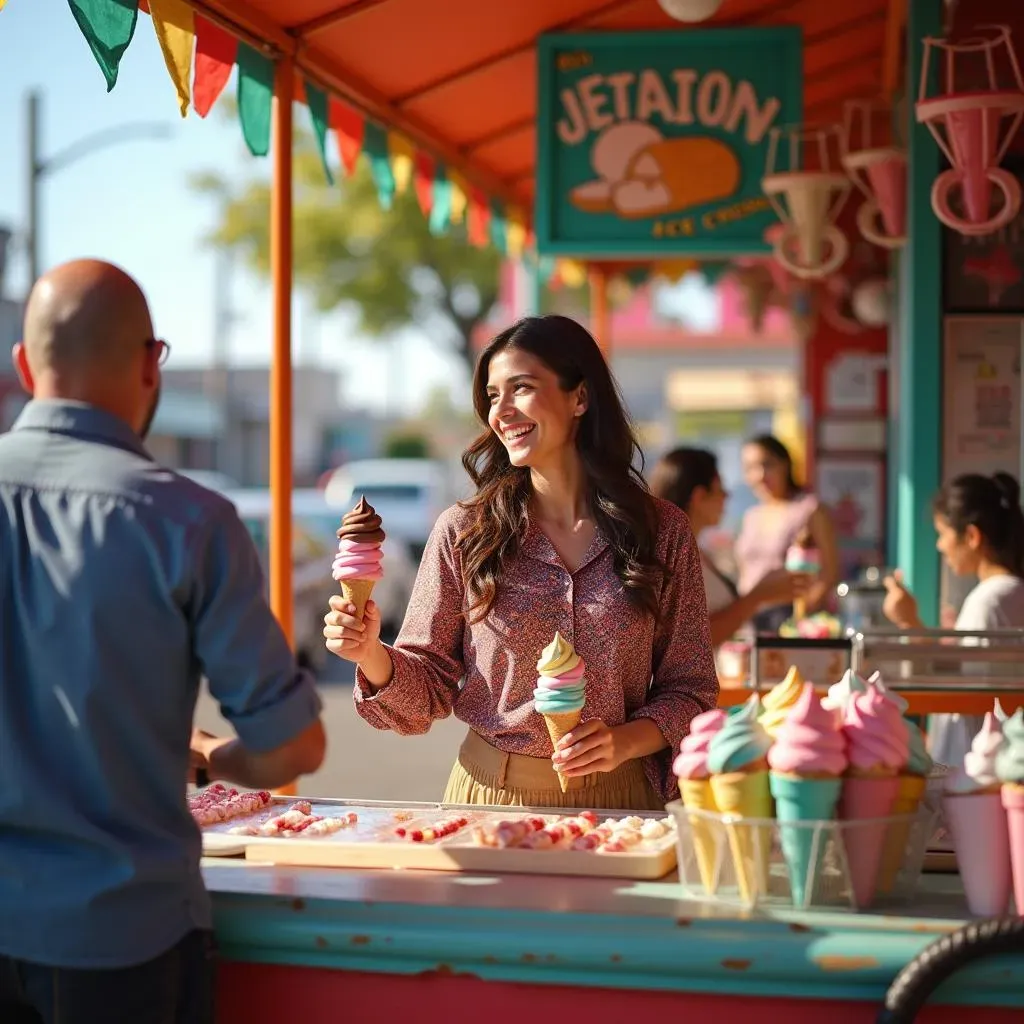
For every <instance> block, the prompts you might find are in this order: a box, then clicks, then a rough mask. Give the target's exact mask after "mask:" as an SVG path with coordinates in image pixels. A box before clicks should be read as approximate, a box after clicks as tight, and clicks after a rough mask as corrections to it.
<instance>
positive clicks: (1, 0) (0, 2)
mask: <svg viewBox="0 0 1024 1024" xmlns="http://www.w3.org/2000/svg"><path fill="white" fill-rule="evenodd" d="M6 3H7V0H0V11H2V10H3V9H4V4H6Z"/></svg>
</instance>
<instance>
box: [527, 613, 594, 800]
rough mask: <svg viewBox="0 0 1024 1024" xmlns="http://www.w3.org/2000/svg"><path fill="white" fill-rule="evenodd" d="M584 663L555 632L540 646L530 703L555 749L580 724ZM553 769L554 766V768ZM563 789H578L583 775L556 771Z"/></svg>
mask: <svg viewBox="0 0 1024 1024" xmlns="http://www.w3.org/2000/svg"><path fill="white" fill-rule="evenodd" d="M585 671H586V665H585V663H584V661H583V659H582V658H581V657H580V656H579V655H578V654H577V653H576V651H575V650H574V649H573V646H572V644H571V643H569V641H568V640H566V639H565V637H563V636H562V634H561V633H558V632H556V633H555V638H554V640H552V641H551V643H550V644H548V646H547V647H545V648H544V651H543V653H542V654H541V656H540V661H538V662H537V673H538V676H539V678H538V679H537V688H536V689H535V690H534V691H533V706H534V708H535V709H536V711H537V714H539V715H541V716H542V717H543V718H544V724H545V725H546V726H547V729H548V735H549V736H550V737H551V746H552V747H553V748H554V749H555V750H557V749H558V741H559V740H560V739H561V738H562V737H563V736H566V735H568V734H569V733H570V732H572V730H573V729H575V728H576V726H577V725H579V724H580V716H581V715H582V713H583V705H584V704H585V703H586V699H587V696H586V691H587V680H586V677H585V675H584V673H585ZM556 771H557V769H556ZM558 782H559V785H560V786H561V788H562V792H563V793H568V792H570V791H571V790H577V789H582V788H583V786H584V785H585V783H586V776H567V775H563V774H562V773H561V772H559V773H558Z"/></svg>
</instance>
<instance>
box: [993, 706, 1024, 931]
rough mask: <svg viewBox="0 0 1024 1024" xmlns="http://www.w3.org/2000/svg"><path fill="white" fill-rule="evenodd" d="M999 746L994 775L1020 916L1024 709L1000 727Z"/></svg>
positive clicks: (1023, 904)
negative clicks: (1002, 809)
mask: <svg viewBox="0 0 1024 1024" xmlns="http://www.w3.org/2000/svg"><path fill="white" fill-rule="evenodd" d="M1003 740H1004V743H1003V745H1002V746H1001V747H1000V748H999V752H998V753H997V754H996V775H997V776H998V778H999V781H1000V782H1001V783H1002V787H1001V789H1000V791H999V795H1000V798H1001V800H1002V804H1003V808H1004V809H1005V811H1006V828H1007V831H1008V833H1009V837H1010V865H1011V867H1012V869H1013V893H1014V900H1015V902H1016V904H1017V913H1018V914H1020V915H1022V916H1024V708H1018V709H1017V710H1016V711H1014V713H1013V714H1012V715H1010V717H1009V718H1008V719H1007V720H1006V721H1005V722H1004V723H1003Z"/></svg>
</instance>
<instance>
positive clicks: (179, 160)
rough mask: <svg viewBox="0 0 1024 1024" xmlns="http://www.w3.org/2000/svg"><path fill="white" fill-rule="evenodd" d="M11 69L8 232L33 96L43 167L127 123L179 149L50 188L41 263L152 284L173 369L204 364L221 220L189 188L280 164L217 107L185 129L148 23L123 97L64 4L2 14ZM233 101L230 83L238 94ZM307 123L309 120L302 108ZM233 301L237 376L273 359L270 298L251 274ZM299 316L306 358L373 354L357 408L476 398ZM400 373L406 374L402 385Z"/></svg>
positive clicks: (2, 42) (17, 284) (417, 354)
mask: <svg viewBox="0 0 1024 1024" xmlns="http://www.w3.org/2000/svg"><path fill="white" fill-rule="evenodd" d="M0 58H2V66H3V69H4V86H5V94H6V97H7V99H6V101H5V102H4V103H3V104H0V182H2V183H3V184H2V186H0V224H8V225H10V226H11V227H13V228H14V229H15V231H20V230H22V229H23V228H24V213H23V211H24V207H25V195H26V189H27V183H26V174H25V160H26V157H25V100H24V97H25V95H26V94H27V93H28V91H29V90H31V89H37V90H39V92H40V93H41V95H42V104H43V105H42V150H43V155H44V156H52V155H53V154H54V153H57V152H59V151H61V150H63V149H64V148H65V147H66V146H68V145H69V144H71V143H73V142H75V141H76V140H78V139H80V138H82V137H83V136H86V135H90V134H92V133H93V132H96V131H100V130H103V129H108V128H115V127H117V126H118V125H123V124H126V123H129V122H140V121H145V122H161V123H163V124H165V125H167V126H169V128H170V130H171V133H172V134H171V137H170V138H169V139H165V140H160V141H151V140H148V139H143V140H137V141H130V142H126V143H124V144H121V145H117V146H115V147H112V148H110V149H106V150H102V151H98V152H95V153H93V154H91V155H89V156H87V157H85V158H83V159H82V160H81V161H78V162H76V163H74V164H72V165H69V166H68V167H66V168H65V169H62V170H60V171H59V172H58V173H55V174H54V175H53V176H52V177H50V178H47V179H45V180H44V182H43V186H42V201H41V219H42V231H41V243H40V248H41V264H42V266H43V267H44V268H45V267H46V266H48V265H52V264H54V263H57V262H60V261H62V260H66V259H70V258H72V257H77V256H98V257H102V258H104V259H109V260H112V261H113V262H115V263H118V264H120V265H121V266H123V267H125V268H126V269H127V270H128V271H130V272H131V273H132V274H134V275H135V276H136V277H137V278H138V279H139V280H140V281H141V283H142V284H143V287H144V288H145V290H146V293H147V295H148V296H149V300H150V305H151V306H152V309H153V316H154V320H155V323H156V330H157V332H158V333H159V334H160V335H161V336H162V337H165V338H167V340H168V341H170V342H171V345H172V348H173V354H172V360H173V361H174V363H175V364H177V365H187V364H191V365H194V364H197V363H202V362H205V361H207V359H208V354H209V352H210V350H211V347H212V340H213V313H214V290H213V272H214V255H213V253H212V251H211V250H210V249H209V248H207V247H206V246H204V245H203V241H202V240H203V237H204V235H205V234H206V232H207V231H209V229H210V228H211V227H212V225H213V224H214V223H215V220H216V211H215V209H214V208H213V206H212V205H211V203H210V201H209V200H207V199H205V198H203V197H201V196H197V195H194V194H193V193H192V192H191V191H190V189H189V187H188V179H189V176H190V174H192V173H194V172H196V171H200V170H204V169H214V170H216V171H218V172H220V173H222V174H227V175H236V176H248V175H250V174H252V173H253V172H254V171H263V172H264V173H269V170H270V168H269V163H268V162H267V161H265V160H264V161H256V160H255V159H254V158H253V157H251V156H249V154H248V153H247V151H245V148H244V144H243V142H242V137H241V132H240V130H239V128H238V125H237V123H236V122H235V121H234V120H225V119H224V118H222V117H219V116H218V114H217V110H216V108H215V109H214V111H213V112H212V113H211V114H210V116H209V117H208V118H207V119H206V120H205V121H203V120H201V119H200V118H199V117H197V116H196V114H195V112H194V111H190V112H189V115H188V117H187V118H185V119H182V118H180V117H179V115H178V107H177V101H176V96H175V92H174V88H173V86H172V84H171V81H170V78H169V77H168V75H167V72H166V70H165V68H164V64H163V58H162V56H161V53H160V50H159V47H158V46H157V43H156V39H155V37H154V34H153V28H152V23H151V22H150V19H149V17H148V16H147V15H144V14H140V16H139V22H138V26H137V28H136V32H135V39H134V40H133V42H132V45H131V47H130V48H129V50H128V52H127V54H126V55H125V58H124V60H123V61H122V63H121V71H120V76H119V78H118V84H117V86H116V88H115V89H114V90H113V92H111V93H109V94H108V93H107V92H106V83H105V82H104V80H103V76H102V74H101V72H100V69H99V67H98V66H97V65H96V63H95V61H94V60H93V57H92V54H91V53H90V51H89V48H88V45H87V44H86V42H85V40H84V38H83V37H82V35H81V34H80V32H79V31H78V26H77V25H76V24H75V21H74V18H73V17H72V15H71V11H70V9H69V7H68V4H67V2H66V0H8V3H7V6H6V7H5V8H4V10H3V11H2V12H0ZM233 90H234V83H233V82H232V83H231V84H229V86H228V91H231V92H233ZM296 116H297V117H300V118H301V117H305V116H307V115H306V114H305V112H304V110H300V109H299V108H296ZM258 164H262V165H263V166H262V168H261V167H259V166H257V165H258ZM26 278H27V273H26V269H25V262H24V260H23V258H22V257H21V251H20V250H19V252H18V254H17V258H16V259H15V260H14V263H13V265H12V269H11V274H10V279H9V284H8V291H9V293H12V294H21V290H22V289H23V287H24V285H25V282H26ZM233 293H234V294H233V305H234V307H235V310H236V311H237V312H238V313H239V314H240V317H241V318H240V320H238V321H237V323H236V326H235V330H234V334H233V337H232V340H231V356H232V358H233V360H234V361H236V362H239V363H248V364H253V363H264V364H265V363H266V362H267V360H268V358H269V353H270V314H271V310H270V292H269V289H268V288H267V287H266V285H265V284H264V283H263V282H262V281H259V280H256V279H253V278H252V277H250V276H249V275H247V274H246V273H245V272H244V271H241V270H240V271H239V272H238V273H236V274H235V280H234V284H233ZM295 305H296V308H295V320H294V338H293V344H294V347H295V351H296V357H297V359H302V358H304V357H306V358H311V357H313V356H314V355H316V356H318V357H319V358H320V359H322V360H323V361H324V362H326V363H328V364H329V365H332V366H338V367H341V368H343V367H344V363H345V362H346V360H347V359H360V360H362V357H363V355H364V354H365V353H366V349H367V348H368V347H370V348H371V351H373V352H374V353H376V358H374V359H373V360H372V365H371V367H370V369H369V370H367V371H366V372H365V373H361V376H360V381H359V382H355V381H348V382H347V384H346V393H347V395H348V396H349V397H350V398H354V399H357V400H360V401H359V404H371V405H374V406H377V407H380V406H382V405H384V404H385V403H390V404H391V407H392V408H402V407H404V408H409V407H412V406H415V405H416V404H418V402H419V401H420V400H421V399H422V398H424V397H425V396H426V394H427V393H428V392H429V391H430V389H431V388H432V387H433V386H435V385H441V384H451V385H452V390H453V391H454V392H455V394H456V395H459V394H460V393H464V392H465V390H467V389H466V387H465V385H464V383H463V380H464V378H463V377H462V375H461V373H459V372H458V364H457V363H454V362H453V361H452V360H449V359H447V358H446V357H444V356H443V355H442V354H440V353H439V352H437V350H436V349H434V348H433V347H432V346H431V345H430V343H429V341H427V340H426V339H425V338H422V337H420V336H418V335H416V334H408V335H407V336H405V337H403V338H402V339H401V340H400V342H399V343H398V344H399V346H400V347H399V349H398V352H397V358H396V357H395V355H394V354H389V353H387V351H386V349H385V348H383V347H380V346H377V345H375V344H374V343H373V342H367V341H360V340H359V339H358V338H353V336H352V333H351V331H350V329H349V328H348V326H347V324H346V323H345V318H344V317H338V316H334V317H327V318H319V317H316V316H315V315H309V314H307V315H306V316H305V317H304V316H303V314H304V313H306V307H305V305H304V303H303V302H302V300H301V299H300V298H297V299H296V303H295ZM399 366H400V367H402V373H401V377H400V379H399V380H398V381H397V382H395V375H394V370H395V368H396V367H399ZM362 368H363V369H364V370H365V368H366V360H362ZM453 371H454V372H453ZM389 380H390V381H391V382H392V383H391V384H390V386H389Z"/></svg>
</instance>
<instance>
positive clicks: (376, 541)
mask: <svg viewBox="0 0 1024 1024" xmlns="http://www.w3.org/2000/svg"><path fill="white" fill-rule="evenodd" d="M382 526H383V524H382V523H381V518H380V516H379V515H377V513H376V512H375V511H374V508H373V506H372V505H371V504H370V503H369V502H368V501H367V500H366V498H365V497H361V498H360V499H359V503H358V504H357V505H356V507H355V508H354V509H352V511H351V512H346V513H345V515H344V516H343V517H342V520H341V527H340V528H339V529H338V553H337V554H336V555H335V556H334V563H333V565H332V566H331V575H333V576H334V578H335V579H336V580H337V581H338V582H339V583H340V584H341V595H342V597H344V599H345V600H346V601H351V602H352V604H354V605H355V608H356V613H355V617H356V618H357V619H359V620H360V621H362V618H363V614H364V613H365V611H366V602H367V601H369V600H370V595H371V594H372V593H373V588H374V585H375V584H376V582H377V580H379V579H382V578H383V576H384V570H383V567H382V565H383V561H382V560H383V553H382V550H381V544H382V543H383V541H384V537H385V533H384V530H383V529H382Z"/></svg>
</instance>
